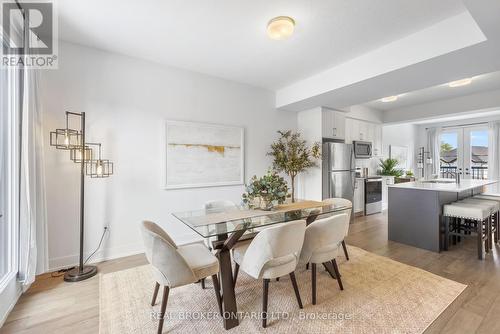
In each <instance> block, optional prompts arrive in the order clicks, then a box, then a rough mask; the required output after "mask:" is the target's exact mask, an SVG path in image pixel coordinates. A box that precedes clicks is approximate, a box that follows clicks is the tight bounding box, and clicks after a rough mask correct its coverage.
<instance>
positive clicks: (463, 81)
mask: <svg viewBox="0 0 500 334" xmlns="http://www.w3.org/2000/svg"><path fill="white" fill-rule="evenodd" d="M471 82H472V78H465V79H461V80H456V81H452V82H450V83H448V86H449V87H451V88H454V87H462V86H467V85H470V83H471Z"/></svg>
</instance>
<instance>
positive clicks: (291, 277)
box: [290, 271, 304, 308]
mask: <svg viewBox="0 0 500 334" xmlns="http://www.w3.org/2000/svg"><path fill="white" fill-rule="evenodd" d="M290 280H291V281H292V286H293V291H295V297H296V298H297V303H298V304H299V308H304V307H303V306H302V299H300V292H299V287H298V286H297V280H296V279H295V273H294V272H293V271H292V272H291V273H290Z"/></svg>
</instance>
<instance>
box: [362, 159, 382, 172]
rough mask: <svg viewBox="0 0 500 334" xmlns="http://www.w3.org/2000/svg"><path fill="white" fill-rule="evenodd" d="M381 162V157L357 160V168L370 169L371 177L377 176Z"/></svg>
mask: <svg viewBox="0 0 500 334" xmlns="http://www.w3.org/2000/svg"><path fill="white" fill-rule="evenodd" d="M379 161H380V157H374V158H370V159H356V167H359V168H368V174H369V175H377V169H378V168H379V167H378V164H379Z"/></svg>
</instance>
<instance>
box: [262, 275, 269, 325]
mask: <svg viewBox="0 0 500 334" xmlns="http://www.w3.org/2000/svg"><path fill="white" fill-rule="evenodd" d="M263 282H264V286H263V293H262V327H264V328H266V326H267V296H268V295H269V279H268V278H264V280H263Z"/></svg>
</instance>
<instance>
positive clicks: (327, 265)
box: [323, 262, 336, 279]
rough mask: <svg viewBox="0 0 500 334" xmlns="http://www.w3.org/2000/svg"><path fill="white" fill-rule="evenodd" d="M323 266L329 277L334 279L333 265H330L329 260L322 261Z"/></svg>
mask: <svg viewBox="0 0 500 334" xmlns="http://www.w3.org/2000/svg"><path fill="white" fill-rule="evenodd" d="M323 267H325V269H326V271H327V272H328V274H330V277H331V278H333V279H336V277H335V274H334V273H333V267H332V266H331V263H330V262H324V263H323Z"/></svg>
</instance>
